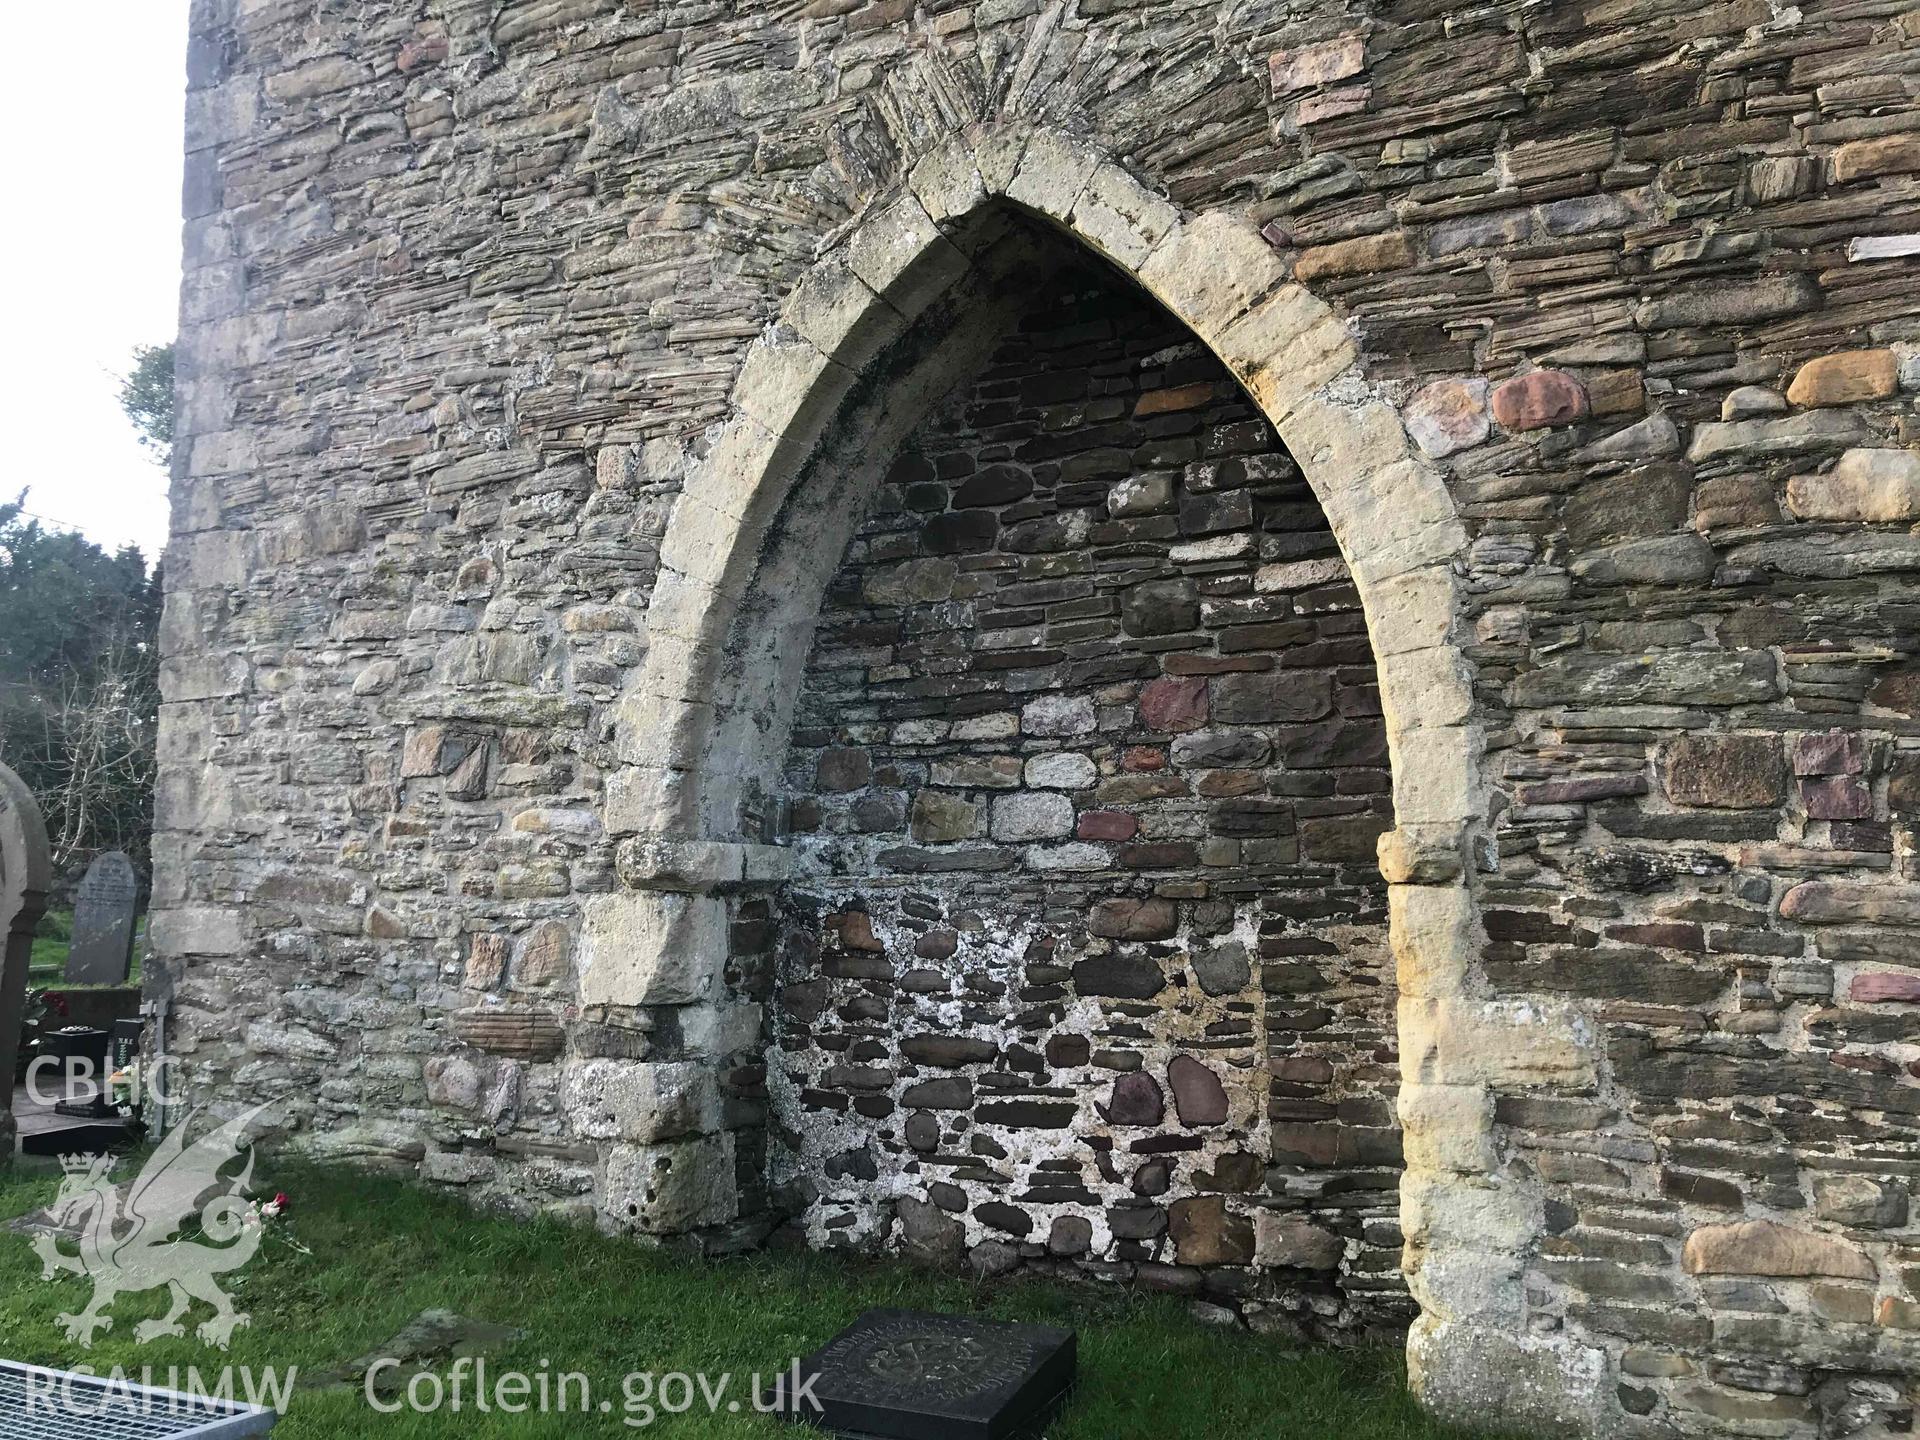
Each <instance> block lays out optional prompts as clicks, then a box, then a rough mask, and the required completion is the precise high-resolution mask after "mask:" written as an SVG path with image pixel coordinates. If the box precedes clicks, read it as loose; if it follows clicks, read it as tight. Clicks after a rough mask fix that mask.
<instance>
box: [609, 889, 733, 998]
mask: <svg viewBox="0 0 1920 1440" xmlns="http://www.w3.org/2000/svg"><path fill="white" fill-rule="evenodd" d="M580 942H581V944H580V1000H581V1003H582V1004H586V1005H691V1004H694V1003H696V1002H698V1001H701V1000H705V999H707V998H708V997H709V996H711V995H712V994H714V992H715V991H716V989H717V988H718V985H719V977H720V972H721V970H722V969H723V968H724V966H725V965H726V960H727V907H726V902H724V901H722V900H718V899H715V898H714V897H712V896H708V895H676V894H670V893H667V892H662V891H637V892H630V893H624V894H614V895H600V896H595V897H594V898H593V899H592V900H591V901H589V902H588V904H587V906H586V922H585V924H584V926H583V927H582V930H581V936H580Z"/></svg>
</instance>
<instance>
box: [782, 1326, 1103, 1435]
mask: <svg viewBox="0 0 1920 1440" xmlns="http://www.w3.org/2000/svg"><path fill="white" fill-rule="evenodd" d="M1077 1364H1078V1357H1077V1341H1076V1337H1075V1335H1074V1333H1073V1331H1071V1330H1056V1329H1054V1328H1053V1327H1052V1326H1049V1325H1020V1324H1014V1323H1012V1322H1009V1321H1004V1320H974V1319H969V1318H967V1317H965V1316H960V1315H929V1314H925V1313H923V1312H921V1311H917V1310H869V1311H868V1312H867V1313H866V1314H864V1315H862V1316H861V1317H860V1318H859V1319H858V1320H856V1321H854V1322H853V1324H852V1325H850V1326H848V1327H847V1328H846V1329H845V1330H842V1331H841V1332H840V1333H839V1334H838V1335H836V1336H834V1338H833V1339H832V1340H830V1341H828V1342H827V1344H826V1345H825V1346H824V1347H823V1348H822V1349H821V1350H819V1351H818V1352H817V1353H816V1354H814V1355H813V1356H811V1357H810V1358H809V1359H807V1360H805V1361H804V1362H802V1364H801V1372H802V1375H803V1376H805V1377H811V1378H812V1381H813V1383H812V1386H811V1388H810V1390H806V1389H803V1391H802V1392H801V1393H802V1394H803V1395H804V1394H811V1395H812V1397H813V1399H814V1401H815V1403H816V1404H817V1405H818V1406H819V1409H818V1410H817V1411H816V1410H815V1409H814V1408H813V1407H812V1406H810V1405H807V1404H806V1403H805V1401H804V1400H801V1401H800V1402H799V1403H798V1404H796V1405H795V1406H794V1408H793V1409H791V1410H789V1411H788V1418H789V1419H794V1420H800V1421H803V1422H805V1423H807V1424H810V1425H815V1426H818V1427H819V1428H821V1429H823V1430H826V1431H829V1432H831V1433H832V1434H835V1435H844V1436H861V1437H873V1440H881V1437H895V1440H1012V1437H1017V1436H1038V1435H1039V1434H1040V1433H1041V1431H1042V1429H1043V1427H1044V1426H1045V1425H1046V1423H1047V1421H1048V1420H1050V1419H1051V1418H1052V1417H1053V1415H1054V1413H1055V1412H1056V1411H1057V1410H1058V1409H1059V1407H1060V1404H1061V1402H1062V1401H1064V1400H1065V1399H1066V1395H1067V1392H1068V1390H1070V1389H1071V1388H1072V1386H1073V1379H1074V1372H1075V1369H1076V1367H1077ZM803 1383H804V1382H803Z"/></svg>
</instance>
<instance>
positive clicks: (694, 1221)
mask: <svg viewBox="0 0 1920 1440" xmlns="http://www.w3.org/2000/svg"><path fill="white" fill-rule="evenodd" d="M603 1209H604V1212H605V1213H606V1215H607V1216H608V1217H609V1218H611V1219H612V1220H613V1221H614V1223H616V1224H619V1225H625V1226H627V1227H629V1228H632V1229H635V1230H639V1231H641V1232H643V1233H645V1234H649V1235H679V1234H684V1233H686V1232H687V1231H689V1230H698V1229H701V1228H703V1227H705V1226H708V1225H721V1224H725V1223H726V1222H727V1221H729V1220H732V1219H733V1218H734V1217H735V1216H736V1215H737V1214H738V1213H739V1195H738V1190H737V1187H736V1185H735V1181H734V1140H733V1136H732V1134H731V1133H726V1132H723V1133H721V1134H718V1135H707V1136H703V1137H701V1138H699V1139H694V1140H679V1141H670V1142H668V1143H666V1144H661V1145H616V1146H614V1147H613V1149H612V1150H611V1152H609V1154H608V1157H607V1183H606V1191H605V1200H604V1203H603Z"/></svg>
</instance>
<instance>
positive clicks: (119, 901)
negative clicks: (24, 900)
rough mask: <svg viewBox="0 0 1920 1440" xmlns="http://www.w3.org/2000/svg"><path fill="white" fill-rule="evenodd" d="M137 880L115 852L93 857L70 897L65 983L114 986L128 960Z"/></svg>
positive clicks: (124, 975) (122, 978) (128, 863)
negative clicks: (70, 938) (70, 935)
mask: <svg viewBox="0 0 1920 1440" xmlns="http://www.w3.org/2000/svg"><path fill="white" fill-rule="evenodd" d="M139 899H140V881H139V878H138V877H137V876H135V875H134V873H133V862H132V861H131V860H129V859H127V857H126V856H125V855H123V854H121V853H120V852H119V851H118V850H109V851H107V853H106V854H104V855H100V856H97V857H95V859H94V862H93V864H91V865H89V866H88V867H87V874H86V878H85V879H83V880H82V881H81V882H80V888H79V889H78V890H77V891H75V892H74V898H73V946H72V948H71V949H69V950H68V951H67V976H66V978H67V983H68V984H69V985H118V984H121V983H122V982H123V981H125V980H126V978H127V966H128V964H129V962H130V961H131V960H132V959H133V916H134V908H135V906H136V905H137V904H138V902H139Z"/></svg>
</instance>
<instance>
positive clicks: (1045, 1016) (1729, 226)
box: [143, 0, 1920, 1437]
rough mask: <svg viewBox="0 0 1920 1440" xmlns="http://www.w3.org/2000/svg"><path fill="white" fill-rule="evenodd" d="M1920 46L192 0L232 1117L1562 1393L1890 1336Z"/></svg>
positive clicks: (1641, 17) (191, 642) (1764, 34)
mask: <svg viewBox="0 0 1920 1440" xmlns="http://www.w3.org/2000/svg"><path fill="white" fill-rule="evenodd" d="M1916 51H1920V18H1916V13H1913V12H1902V10H1901V9H1900V7H1899V6H1897V5H1896V6H1884V7H1872V6H1868V7H1864V8H1863V7H1853V8H1852V9H1847V8H1844V7H1843V8H1839V9H1835V8H1832V7H1800V8H1791V7H1773V8H1771V9H1769V8H1768V7H1765V6H1757V7H1756V6H1743V5H1739V4H1735V5H1731V6H1725V7H1720V8H1709V9H1705V10H1697V11H1689V12H1688V13H1687V14H1686V15H1684V16H1677V15H1675V14H1673V13H1671V7H1661V6H1657V5H1653V4H1650V3H1641V4H1627V5H1621V6H1614V7H1609V8H1606V9H1604V10H1590V11H1587V12H1578V13H1576V12H1573V11H1569V10H1567V9H1566V8H1565V7H1555V6H1544V7H1543V6H1538V5H1525V4H1521V3H1518V0H1513V3H1501V4H1496V5H1493V6H1491V7H1486V8H1482V9H1478V10H1473V11H1471V12H1468V11H1450V12H1448V13H1447V14H1445V15H1442V14H1440V13H1439V12H1438V11H1433V12H1432V13H1429V12H1427V11H1422V12H1420V13H1418V14H1414V13H1410V12H1406V11H1402V10H1393V9H1391V8H1386V7H1367V6H1361V5H1317V6H1310V5H1301V4H1296V3H1287V0H1248V3H1243V4H1238V5H1234V6H1229V7H1221V6H1211V5H1209V6H1198V7H1195V6H1186V5H1180V4H1166V3H1159V0H1153V3H1148V0H1138V3H1136V0H990V3H978V4H974V5H972V6H967V5H963V4H958V3H945V0H922V3H918V4H913V3H905V0H881V3H867V0H820V3H813V4H807V5H794V6H737V7H736V6H729V5H712V4H694V3H682V0H548V3H544V4H514V5H500V4H488V3H475V0H430V3H426V4H423V5H408V6H399V5H395V4H391V3H385V0H349V3H346V4H342V5H335V6H327V7H320V8H316V7H314V6H313V5H311V4H309V3H305V0H195V3H194V5H193V37H192V44H191V51H190V57H189V85H190V93H189V100H188V117H187V133H188V140H187V143H188V160H187V184H186V192H185V208H186V264H187V274H186V280H185V285H184V289H183V297H182V329H181V339H180V349H179V364H178V375H179V378H178V385H179V392H178V409H179V419H178V430H179V444H178V445H177V447H176V462H175V465H176V468H175V473H174V508H173V514H174V522H173V529H174V534H173V542H172V546H171V548H170V551H169V555H168V562H167V567H166V573H167V585H168V591H169V594H168V600H167V610H166V617H165V624H164V634H163V644H164V652H165V653H164V663H163V685H164V696H165V704H164V706H163V712H162V724H161V739H160V749H161V762H162V767H161V778H160V793H159V800H158V826H159V833H158V834H157V836H156V839H155V844H154V856H155V877H154V893H153V897H152V921H151V927H150V928H151V942H152V951H153V959H152V962H151V964H150V965H148V966H147V967H145V969H144V970H143V973H144V974H145V976H146V980H147V983H148V984H149V985H150V986H152V987H154V988H155V990H156V991H158V992H161V993H163V994H164V995H165V997H166V998H167V1000H168V1002H169V1012H168V1013H169V1022H168V1023H169V1034H168V1037H167V1039H168V1049H169V1052H170V1054H172V1055H173V1056H174V1057H175V1058H176V1059H177V1060H178V1061H179V1062H180V1064H181V1066H182V1070H183V1076H182V1078H183V1079H184V1080H185V1081H186V1082H187V1083H188V1085H189V1086H190V1089H191V1093H192V1094H193V1095H194V1097H195V1098H198V1099H202V1100H207V1101H212V1102H215V1103H220V1104H225V1105H229V1106H237V1105H240V1104H242V1103H248V1104H254V1103H259V1102H261V1101H271V1102H273V1103H274V1106H275V1113H276V1114H277V1117H278V1124H279V1125H280V1127H281V1128H282V1129H283V1131H284V1132H285V1134H286V1135H287V1136H288V1138H289V1139H290V1140H291V1141H292V1142H293V1143H295V1144H297V1145H299V1146H300V1147H302V1148H304V1149H306V1150H308V1151H309V1152H311V1153H313V1154H315V1155H317V1156H320V1157H323V1158H333V1159H340V1160H346V1161H351V1162H354V1163H360V1164H371V1165H380V1166H387V1167H392V1168H395V1169H400V1170H404V1171H406V1172H408V1173H413V1174H417V1175H419V1176H421V1177H422V1178H424V1179H425V1180H426V1181H428V1182H430V1183H434V1184H444V1185H447V1186H452V1187H459V1188H460V1189H461V1190H463V1191H464V1192H465V1193H467V1194H468V1195H470V1196H471V1197H472V1198H473V1199H474V1201H475V1202H476V1203H480V1204H485V1205H489V1206H497V1207H502V1208H505V1209H507V1210H510V1211H512V1212H514V1213H520V1214H528V1215H532V1214H551V1215H555V1216H560V1217H566V1218H572V1219H577V1220H580V1221H582V1222H590V1223H595V1224H598V1225H600V1226H602V1227H605V1228H608V1229H613V1230H620V1231H625V1232H630V1233H632V1234H634V1235H635V1236H636V1237H640V1238H643V1239H646V1240H648V1241H651V1242H669V1243H675V1244H682V1245H689V1246H693V1247H697V1248H700V1249H703V1250H705V1251H707V1252H709V1253H720V1252H724V1251H729V1250H738V1249H745V1248H751V1247H753V1246H756V1245H758V1244H761V1243H763V1242H766V1241H768V1240H769V1239H772V1238H776V1237H778V1238H792V1239H799V1240H803V1241H804V1242H805V1243H808V1244H810V1245H813V1246H817V1247H825V1248H843V1249H846V1250H850V1251H858V1252H863V1253H866V1252H874V1253H892V1252H897V1253H903V1254H907V1255H910V1256H913V1257H916V1258H918V1259H921V1260H924V1261H927V1262H930V1263H937V1264H950V1265H964V1266H967V1267H970V1268H971V1269H972V1270H973V1271H974V1272H975V1273H977V1274H980V1275H983V1276H985V1275H998V1274H1003V1273H1008V1272H1016V1271H1021V1270H1031V1271H1036V1272H1043V1273H1050V1274H1072V1275H1078V1276H1084V1277H1087V1278H1089V1279H1104V1280H1111V1281H1119V1282H1124V1283H1130V1284H1136V1285H1140V1286H1143V1287H1148V1288H1155V1289H1163V1290H1167V1291H1171V1292H1174V1293H1177V1294H1182V1295H1186V1296H1190V1297H1191V1298H1192V1299H1193V1300H1194V1302H1195V1304H1196V1307H1197V1308H1198V1309H1199V1311H1200V1313H1202V1314H1205V1315H1207V1316H1208V1317H1209V1318H1213V1319H1220V1320H1226V1321H1230V1322H1232V1323H1234V1324H1240V1325H1246V1326H1250V1327H1253V1328H1255V1329H1259V1330H1263V1331H1271V1332H1278V1333H1282V1334H1286V1335H1309V1336H1313V1337H1315V1338H1321V1339H1332V1340H1336V1341H1356V1340H1366V1339H1379V1338H1382V1337H1387V1336H1391V1337H1394V1338H1396V1339H1398V1338H1400V1337H1402V1336H1404V1338H1405V1341H1406V1344H1407V1346H1408V1354H1409V1360H1410V1374H1411V1381H1412V1385H1413V1387H1414V1390H1415V1392H1416V1394H1417V1395H1418V1396H1419V1398H1420V1399H1421V1400H1422V1402H1423V1403H1425V1404H1426V1405H1428V1406H1429V1407H1431V1408H1432V1409H1434V1410H1435V1411H1437V1412H1439V1413H1441V1414H1443V1415H1447V1416H1450V1417H1454V1418H1458V1419H1462V1420H1470V1421H1472V1420H1480V1421H1483V1420H1484V1419H1485V1417H1487V1416H1489V1415H1494V1414H1498V1415H1500V1416H1501V1417H1503V1423H1506V1424H1510V1425H1512V1426H1515V1427H1518V1428H1520V1429H1523V1430H1524V1429H1533V1430H1538V1431H1552V1432H1573V1433H1585V1434H1595V1435H1633V1434H1647V1435H1654V1434H1663V1435H1664V1434H1673V1433H1689V1434H1718V1433H1724V1434H1741V1435H1745V1434H1759V1433H1765V1434H1768V1435H1783V1436H1787V1435H1790V1436H1806V1437H1813V1436H1816V1435H1819V1436H1836V1437H1838V1436H1852V1435H1871V1434H1883V1433H1895V1432H1904V1431H1906V1430H1907V1429H1909V1428H1910V1427H1911V1424H1912V1419H1913V1408H1914V1402H1915V1390H1916V1386H1920V1288H1916V1287H1920V1267H1916V1265H1915V1263H1914V1256H1915V1255H1916V1254H1920V1236H1916V1235H1915V1233H1914V1232H1913V1230H1912V1229H1911V1228H1910V1216H1911V1214H1912V1210H1911V1207H1910V1205H1909V1190H1910V1187H1911V1185H1912V1183H1913V1181H1914V1179H1915V1176H1916V1174H1920V1151H1917V1150H1916V1147H1915V1141H1916V1137H1917V1136H1920V1058H1917V1057H1920V1009H1917V1008H1916V1007H1917V1006H1920V987H1916V985H1915V983H1914V980H1913V976H1914V975H1915V973H1916V972H1920V863H1917V862H1916V859H1915V845H1914V839H1915V826H1916V817H1917V816H1920V535H1917V534H1916V528H1915V527H1916V524H1917V523H1920V448H1916V447H1917V445H1920V433H1916V430H1915V425H1914V415H1913V401H1914V395H1915V393H1916V390H1920V285H1916V284H1915V273H1914V269H1913V267H1914V265H1915V264H1916V263H1917V261H1920V148H1916V147H1917V146H1920V142H1917V141H1916V140H1915V135H1916V134H1920V105H1917V104H1916V102H1915V99H1914V95H1913V93H1912V91H1913V87H1912V85H1911V84H1910V83H1908V81H1909V78H1910V76H1909V72H1910V71H1911V70H1912V66H1911V64H1910V60H1911V56H1912V55H1913V54H1915V53H1916Z"/></svg>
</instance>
